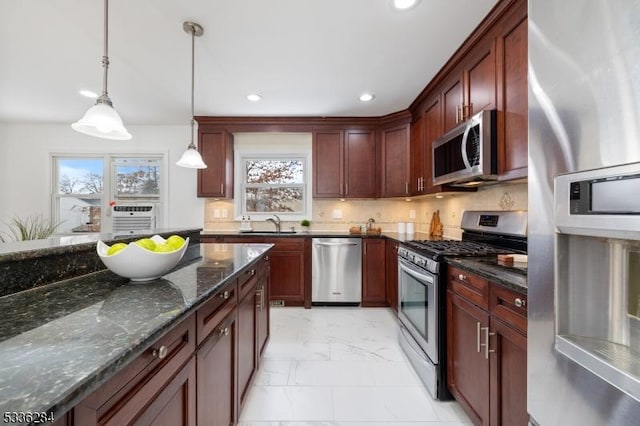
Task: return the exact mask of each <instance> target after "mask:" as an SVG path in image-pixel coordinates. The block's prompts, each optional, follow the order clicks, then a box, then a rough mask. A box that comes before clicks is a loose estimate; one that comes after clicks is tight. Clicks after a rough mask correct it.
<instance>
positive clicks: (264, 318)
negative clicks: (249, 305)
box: [256, 254, 271, 362]
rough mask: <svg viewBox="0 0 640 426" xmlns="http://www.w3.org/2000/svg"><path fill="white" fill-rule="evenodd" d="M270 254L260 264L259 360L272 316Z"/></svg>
mask: <svg viewBox="0 0 640 426" xmlns="http://www.w3.org/2000/svg"><path fill="white" fill-rule="evenodd" d="M270 259H271V257H270V255H268V254H266V255H264V256H263V257H262V259H260V264H259V266H258V287H257V289H256V315H257V317H258V325H257V326H256V333H257V334H258V336H257V341H258V347H257V348H256V349H257V350H258V362H259V361H260V356H261V355H262V353H263V352H264V350H265V348H266V347H267V342H268V341H269V330H270V323H269V321H270V317H269V297H270V296H269V294H270V293H269V287H270V285H269V281H270V275H271V264H270Z"/></svg>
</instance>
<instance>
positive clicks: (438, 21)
mask: <svg viewBox="0 0 640 426" xmlns="http://www.w3.org/2000/svg"><path fill="white" fill-rule="evenodd" d="M495 3H496V0H422V2H421V3H420V4H419V6H418V7H416V8H414V9H412V10H410V11H405V12H398V11H395V10H392V9H391V7H390V4H389V0H111V1H110V2H109V9H110V11H109V57H110V62H111V66H110V69H109V95H110V97H111V99H112V100H113V103H114V107H115V108H116V110H118V112H119V113H120V115H121V116H122V118H123V120H124V122H125V125H126V124H185V123H188V121H189V117H190V96H191V95H190V90H191V89H190V84H191V81H190V72H191V71H190V70H191V37H190V36H189V35H188V34H187V33H185V32H184V31H183V30H182V23H183V22H184V21H185V20H193V21H195V22H198V23H200V24H201V25H202V26H203V27H204V35H203V36H202V37H199V38H196V67H195V72H196V82H195V84H196V97H195V105H196V106H195V113H196V115H231V116H247V115H294V116H305V115H308V116H379V115H385V114H389V113H392V112H396V111H399V110H402V109H405V108H407V107H408V106H409V104H410V103H411V102H412V101H413V100H414V99H415V98H416V96H417V95H418V94H419V93H420V91H421V90H422V89H423V88H424V87H425V85H426V84H427V83H428V82H429V80H430V79H431V78H432V77H433V76H434V75H435V74H436V73H437V71H438V70H439V69H440V68H441V67H442V65H444V63H445V62H446V61H447V59H448V58H449V57H450V56H451V55H452V54H453V52H454V51H455V50H456V49H457V47H458V46H459V45H460V44H461V43H462V42H463V41H464V39H465V38H466V37H467V36H468V35H469V34H470V33H471V31H472V30H473V29H474V28H475V27H476V25H477V24H478V23H479V22H480V21H481V20H482V18H483V17H484V16H485V15H486V14H487V13H488V12H489V10H490V9H491V8H492V7H493V5H494V4H495ZM102 20H103V1H102V0H53V1H52V0H2V1H1V2H0V122H5V123H14V122H42V123H71V122H74V121H76V120H78V119H79V118H80V117H81V116H82V114H84V112H85V111H86V110H87V109H88V108H89V107H90V106H91V105H93V103H94V102H95V101H94V100H91V99H88V98H85V97H83V96H81V95H79V94H78V91H79V90H81V89H89V90H92V91H94V92H97V93H100V92H101V91H102V69H101V62H100V61H101V56H102V42H103V35H102V31H103V25H102ZM251 92H256V93H259V94H261V95H262V96H263V100H262V101H260V102H257V103H253V102H249V101H248V100H247V99H246V95H247V94H249V93H251ZM362 92H373V93H375V95H376V98H375V100H374V101H372V102H369V103H362V102H360V101H359V100H358V96H359V95H360V94H361V93H362Z"/></svg>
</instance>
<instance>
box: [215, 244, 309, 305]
mask: <svg viewBox="0 0 640 426" xmlns="http://www.w3.org/2000/svg"><path fill="white" fill-rule="evenodd" d="M207 238H208V239H205V241H213V238H215V237H210V236H208V237H207ZM224 242H225V243H267V244H273V245H274V247H273V248H272V249H271V251H270V252H269V264H270V265H271V268H270V272H269V289H268V293H269V294H268V297H267V298H265V299H264V301H265V303H267V304H268V303H270V302H273V303H274V304H279V305H284V306H304V307H306V308H310V307H311V238H305V237H280V238H278V237H275V238H268V237H254V236H246V237H244V236H229V237H224Z"/></svg>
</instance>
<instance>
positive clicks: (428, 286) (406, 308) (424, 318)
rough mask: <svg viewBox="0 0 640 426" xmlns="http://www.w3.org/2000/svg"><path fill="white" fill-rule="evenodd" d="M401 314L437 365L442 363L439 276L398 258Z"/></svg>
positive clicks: (406, 325)
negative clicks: (439, 358) (439, 360)
mask: <svg viewBox="0 0 640 426" xmlns="http://www.w3.org/2000/svg"><path fill="white" fill-rule="evenodd" d="M398 273H399V275H398V284H399V286H398V287H399V288H398V290H399V295H398V296H399V297H398V317H399V319H400V321H401V322H402V324H403V325H404V326H405V327H406V328H407V330H408V331H409V333H410V334H411V336H412V337H413V338H414V339H415V341H416V343H418V345H419V346H420V347H421V348H422V350H423V351H424V352H425V353H426V354H427V356H428V357H429V359H430V360H431V362H433V364H437V363H438V334H437V332H438V287H437V286H438V276H437V275H434V274H432V273H430V272H428V271H426V270H424V269H421V268H419V267H417V266H414V265H412V264H411V263H409V262H407V261H405V260H403V259H399V260H398Z"/></svg>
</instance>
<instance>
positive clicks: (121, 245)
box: [107, 243, 127, 256]
mask: <svg viewBox="0 0 640 426" xmlns="http://www.w3.org/2000/svg"><path fill="white" fill-rule="evenodd" d="M125 247H127V245H126V244H125V243H115V244H114V245H112V246H111V247H109V250H107V256H113V255H114V254H116V253H118V252H119V251H120V250H122V249H124V248H125Z"/></svg>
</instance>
